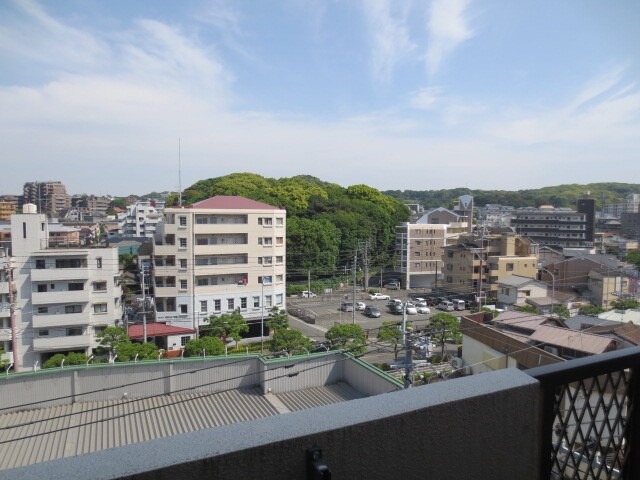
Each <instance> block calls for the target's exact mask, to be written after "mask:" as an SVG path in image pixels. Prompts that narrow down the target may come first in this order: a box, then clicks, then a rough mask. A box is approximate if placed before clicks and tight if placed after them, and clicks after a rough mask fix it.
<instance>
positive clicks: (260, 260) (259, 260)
mask: <svg viewBox="0 0 640 480" xmlns="http://www.w3.org/2000/svg"><path fill="white" fill-rule="evenodd" d="M258 265H262V257H258Z"/></svg>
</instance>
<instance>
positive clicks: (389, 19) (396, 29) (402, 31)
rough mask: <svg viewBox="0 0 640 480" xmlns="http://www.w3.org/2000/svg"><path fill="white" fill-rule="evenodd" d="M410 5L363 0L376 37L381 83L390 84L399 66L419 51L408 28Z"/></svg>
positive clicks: (375, 66)
mask: <svg viewBox="0 0 640 480" xmlns="http://www.w3.org/2000/svg"><path fill="white" fill-rule="evenodd" d="M409 6H410V5H409V4H408V3H403V4H401V3H397V2H393V1H391V0H363V9H364V12H365V16H366V19H367V22H368V24H369V28H370V31H371V35H372V37H373V47H372V67H373V74H374V76H375V78H376V79H377V80H379V81H382V82H386V81H389V79H390V78H391V74H392V72H393V69H394V67H395V66H396V64H398V63H399V62H401V61H402V60H403V59H404V58H406V57H407V56H408V55H409V54H411V53H412V52H414V51H415V50H416V45H415V43H414V42H413V41H412V40H411V38H410V35H409V29H408V25H407V17H408V15H409Z"/></svg>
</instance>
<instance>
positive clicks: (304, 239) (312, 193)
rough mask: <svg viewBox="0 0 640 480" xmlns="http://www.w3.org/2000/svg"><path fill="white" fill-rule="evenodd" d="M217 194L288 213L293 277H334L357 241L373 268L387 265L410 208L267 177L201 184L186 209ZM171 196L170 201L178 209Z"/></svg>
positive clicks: (310, 182) (365, 193) (368, 194)
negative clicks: (306, 274) (365, 249)
mask: <svg viewBox="0 0 640 480" xmlns="http://www.w3.org/2000/svg"><path fill="white" fill-rule="evenodd" d="M215 195H241V196H244V197H247V198H251V199H253V200H257V201H260V202H264V203H267V204H269V205H273V206H276V207H283V208H286V210H287V217H288V218H287V267H288V271H290V272H300V273H301V272H306V271H307V270H312V271H314V273H319V274H331V273H334V272H336V271H337V270H338V269H340V268H341V267H342V266H343V265H344V263H347V262H348V261H350V259H351V258H352V257H353V252H354V250H355V249H356V248H357V247H358V245H359V242H360V243H361V244H362V243H364V242H366V243H367V244H368V255H369V264H370V265H371V266H372V267H374V268H375V267H376V266H383V265H385V264H386V263H387V262H388V260H389V258H390V252H392V251H393V241H394V239H395V229H396V226H397V225H398V224H399V223H401V222H405V221H407V220H408V219H409V209H408V208H407V207H406V206H405V205H403V204H402V202H399V201H397V200H395V199H394V198H392V197H389V196H387V195H384V194H383V193H382V192H380V191H378V190H376V189H375V188H372V187H369V186H366V185H353V186H351V187H349V188H344V187H341V186H340V185H337V184H333V183H327V182H323V181H321V180H319V179H317V178H314V177H310V176H297V177H292V178H280V179H273V178H265V177H262V176H260V175H256V174H252V173H234V174H231V175H226V176H224V177H217V178H209V179H207V180H200V181H199V182H196V183H195V184H193V185H192V186H191V187H189V188H187V189H186V190H185V191H184V194H183V204H185V205H189V204H191V203H195V202H198V201H200V200H203V199H206V198H209V197H213V196H215ZM176 201H177V197H176V196H175V195H173V196H172V197H170V198H169V199H168V201H167V204H168V205H172V204H175V203H176Z"/></svg>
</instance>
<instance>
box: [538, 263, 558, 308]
mask: <svg viewBox="0 0 640 480" xmlns="http://www.w3.org/2000/svg"><path fill="white" fill-rule="evenodd" d="M538 270H542V271H543V272H547V273H548V274H549V275H551V314H553V307H554V305H555V303H556V302H555V300H556V276H555V275H554V274H553V273H551V271H550V270H547V269H546V268H544V267H541V266H540V265H538Z"/></svg>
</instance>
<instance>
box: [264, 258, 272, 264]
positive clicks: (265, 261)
mask: <svg viewBox="0 0 640 480" xmlns="http://www.w3.org/2000/svg"><path fill="white" fill-rule="evenodd" d="M272 263H273V257H264V265H271V264H272Z"/></svg>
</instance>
